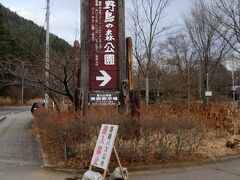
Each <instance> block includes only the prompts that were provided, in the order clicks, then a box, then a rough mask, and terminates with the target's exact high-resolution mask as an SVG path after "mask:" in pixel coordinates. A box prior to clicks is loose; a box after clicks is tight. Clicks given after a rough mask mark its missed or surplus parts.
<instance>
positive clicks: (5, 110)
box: [0, 106, 31, 117]
mask: <svg viewBox="0 0 240 180" xmlns="http://www.w3.org/2000/svg"><path fill="white" fill-rule="evenodd" d="M30 109H31V107H30V106H16V107H0V117H1V116H4V115H8V114H11V113H18V112H22V111H30Z"/></svg>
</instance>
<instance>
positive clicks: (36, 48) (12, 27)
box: [0, 3, 72, 61]
mask: <svg viewBox="0 0 240 180" xmlns="http://www.w3.org/2000/svg"><path fill="white" fill-rule="evenodd" d="M71 49H72V47H71V46H70V45H69V44H68V43H67V42H66V41H64V40H63V39H60V38H58V37H57V36H55V35H53V34H50V52H51V53H50V56H56V54H58V55H61V54H65V53H67V52H68V51H71ZM44 56H45V30H44V28H43V27H40V26H38V25H36V24H34V23H33V22H32V21H30V20H26V19H24V18H22V17H20V16H19V15H18V14H16V13H15V12H12V11H10V10H9V9H8V8H5V7H4V6H3V5H2V4H1V3H0V59H2V60H3V59H5V58H17V59H21V60H25V61H34V60H35V59H39V58H43V57H44Z"/></svg>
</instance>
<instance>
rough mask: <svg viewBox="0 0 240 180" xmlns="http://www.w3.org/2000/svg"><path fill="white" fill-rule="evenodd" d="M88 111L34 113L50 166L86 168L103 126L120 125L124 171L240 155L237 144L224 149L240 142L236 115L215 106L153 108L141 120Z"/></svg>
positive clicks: (110, 111) (144, 111)
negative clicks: (83, 114) (153, 165)
mask: <svg viewBox="0 0 240 180" xmlns="http://www.w3.org/2000/svg"><path fill="white" fill-rule="evenodd" d="M91 111H92V112H93V113H92V114H93V115H92V116H87V117H86V116H85V117H82V116H80V115H79V114H80V113H74V112H62V113H58V112H53V111H46V110H40V111H38V112H36V113H35V118H34V127H35V128H34V130H33V132H34V133H36V134H38V135H39V138H40V142H41V145H42V148H43V151H44V152H45V153H46V154H48V159H49V160H50V162H51V164H52V165H53V166H55V167H68V168H69V167H70V168H80V169H82V168H87V167H88V166H89V163H90V160H91V156H92V153H93V150H94V147H95V143H96V139H97V136H98V133H99V129H100V126H101V124H103V123H110V124H117V125H119V131H118V137H117V140H116V147H117V149H118V152H119V154H120V158H121V160H122V161H123V162H124V163H123V164H124V165H125V166H129V165H151V164H160V163H171V162H183V161H192V160H196V161H197V160H203V159H209V158H210V159H214V158H217V157H221V156H226V155H233V154H237V153H238V152H239V150H240V146H238V144H235V145H234V146H231V147H230V146H229V145H228V143H231V142H233V143H234V141H237V140H240V138H239V137H240V136H239V135H240V134H239V133H240V118H239V115H240V111H239V110H231V109H228V108H225V107H222V106H219V105H217V104H210V105H209V106H205V105H203V104H199V103H197V102H192V103H191V106H190V109H189V111H188V108H187V105H184V104H176V103H166V104H161V105H153V106H149V107H143V108H142V109H141V118H140V119H134V118H131V117H128V116H121V115H119V114H117V113H116V109H115V110H114V109H111V108H110V109H108V110H107V111H106V110H102V109H98V108H96V109H95V108H94V109H92V110H91ZM227 146H228V147H227ZM114 161H115V160H114V159H113V162H114Z"/></svg>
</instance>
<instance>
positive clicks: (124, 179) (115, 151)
mask: <svg viewBox="0 0 240 180" xmlns="http://www.w3.org/2000/svg"><path fill="white" fill-rule="evenodd" d="M113 150H114V154H115V156H116V158H117V161H118V165H119V168H120V171H121V175H122V178H123V180H126V177H125V175H124V172H123V168H122V165H121V162H120V159H119V156H118V153H117V150H116V147H115V146H114V147H113Z"/></svg>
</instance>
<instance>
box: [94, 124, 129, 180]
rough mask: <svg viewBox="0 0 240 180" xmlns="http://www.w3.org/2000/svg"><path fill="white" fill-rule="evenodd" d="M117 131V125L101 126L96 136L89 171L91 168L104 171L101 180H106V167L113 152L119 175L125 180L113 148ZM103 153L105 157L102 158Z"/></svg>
mask: <svg viewBox="0 0 240 180" xmlns="http://www.w3.org/2000/svg"><path fill="white" fill-rule="evenodd" d="M117 131H118V125H111V124H102V125H101V129H100V132H99V135H98V139H97V143H96V146H95V149H94V153H93V156H92V160H91V163H90V167H89V170H92V168H93V166H94V167H98V168H100V169H103V170H104V173H103V180H105V178H106V175H107V172H108V165H109V162H110V158H111V154H112V151H113V150H114V154H115V156H116V159H117V161H118V165H119V168H120V171H121V175H122V177H123V179H124V180H126V177H125V175H124V172H123V168H122V165H121V162H120V159H119V156H118V153H117V150H116V147H115V146H114V143H115V140H116V136H117ZM110 135H111V136H110ZM104 153H105V155H106V156H104ZM98 161H99V162H100V164H99V163H98Z"/></svg>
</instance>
